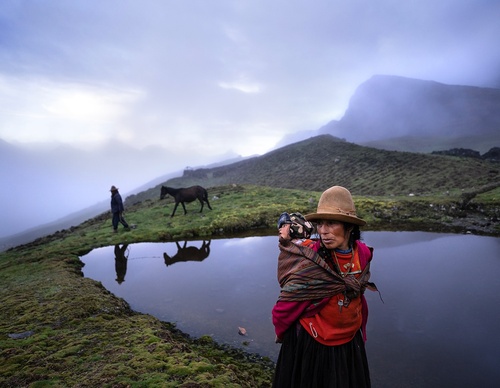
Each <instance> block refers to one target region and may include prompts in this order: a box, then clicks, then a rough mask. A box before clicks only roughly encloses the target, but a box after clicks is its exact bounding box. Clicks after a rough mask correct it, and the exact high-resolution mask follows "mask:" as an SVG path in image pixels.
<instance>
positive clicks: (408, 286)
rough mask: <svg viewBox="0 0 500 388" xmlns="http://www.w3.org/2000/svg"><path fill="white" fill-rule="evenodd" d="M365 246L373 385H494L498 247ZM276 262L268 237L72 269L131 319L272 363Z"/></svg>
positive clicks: (113, 255)
mask: <svg viewBox="0 0 500 388" xmlns="http://www.w3.org/2000/svg"><path fill="white" fill-rule="evenodd" d="M363 240H364V242H365V243H367V244H368V245H371V246H373V247H374V248H375V251H374V259H373V262H372V267H371V272H372V277H371V280H372V281H373V282H375V284H376V285H377V287H378V289H379V290H380V292H381V297H380V296H379V294H378V293H374V292H370V291H367V292H366V297H367V300H368V303H369V308H370V315H369V319H368V330H367V334H368V341H367V344H366V346H367V352H368V359H369V363H370V370H371V375H372V383H373V386H374V387H385V388H386V387H444V386H453V387H494V386H495V387H496V386H498V385H497V384H498V382H499V381H500V331H499V322H500V277H499V274H500V239H499V238H494V237H484V236H474V235H454V234H438V233H424V232H364V233H363ZM277 256H278V242H277V237H276V236H267V237H246V238H235V239H220V240H219V239H218V240H211V241H207V240H205V241H187V242H184V241H183V242H178V243H172V242H171V243H137V244H130V245H117V246H111V247H105V248H99V249H95V250H93V251H91V252H90V253H89V254H88V255H85V256H83V257H81V260H82V261H83V262H84V263H85V266H84V268H83V272H84V274H85V276H86V277H89V278H92V279H95V280H98V281H100V282H102V284H103V285H104V286H105V287H106V288H107V289H108V290H109V291H111V292H112V293H114V294H115V295H117V296H119V297H121V298H123V299H125V300H126V301H127V302H128V303H129V304H130V306H131V307H132V309H134V310H136V311H139V312H142V313H147V314H151V315H154V316H155V317H157V318H159V319H160V320H163V321H167V322H172V323H175V324H176V326H177V328H179V329H180V330H182V331H183V332H185V333H188V334H190V335H191V336H193V337H200V336H202V335H210V336H211V337H212V338H213V339H214V340H215V341H217V342H219V343H223V344H227V345H231V346H234V347H238V348H241V349H244V350H246V351H248V352H251V353H258V354H260V355H262V356H267V357H269V358H270V359H272V360H273V361H275V360H276V359H277V356H278V353H279V347H280V345H278V344H275V343H274V329H273V325H272V322H271V309H272V307H273V305H274V303H275V301H276V298H277V296H278V294H279V285H278V283H277V279H276V266H277ZM382 299H383V300H382ZM240 328H244V329H245V331H246V335H244V336H242V335H241V334H240V333H239V331H240Z"/></svg>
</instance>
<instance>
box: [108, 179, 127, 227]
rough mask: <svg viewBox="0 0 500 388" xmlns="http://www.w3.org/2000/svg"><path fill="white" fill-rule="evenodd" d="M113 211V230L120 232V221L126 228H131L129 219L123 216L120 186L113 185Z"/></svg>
mask: <svg viewBox="0 0 500 388" xmlns="http://www.w3.org/2000/svg"><path fill="white" fill-rule="evenodd" d="M109 191H111V213H112V214H113V231H114V232H115V233H116V232H118V223H121V224H122V225H123V226H124V227H125V228H126V229H129V226H128V224H127V221H125V218H123V210H124V208H123V201H122V196H121V195H120V193H119V192H118V188H116V187H115V186H111V189H110V190H109Z"/></svg>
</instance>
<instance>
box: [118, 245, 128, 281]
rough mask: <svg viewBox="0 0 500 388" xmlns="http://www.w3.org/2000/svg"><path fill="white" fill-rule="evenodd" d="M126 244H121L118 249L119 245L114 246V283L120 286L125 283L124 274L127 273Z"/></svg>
mask: <svg viewBox="0 0 500 388" xmlns="http://www.w3.org/2000/svg"><path fill="white" fill-rule="evenodd" d="M127 248H128V244H123V246H122V247H121V248H120V245H119V244H116V245H115V270H116V281H117V282H118V284H121V283H122V282H124V281H125V274H126V273H127V256H126V255H125V253H126V252H127Z"/></svg>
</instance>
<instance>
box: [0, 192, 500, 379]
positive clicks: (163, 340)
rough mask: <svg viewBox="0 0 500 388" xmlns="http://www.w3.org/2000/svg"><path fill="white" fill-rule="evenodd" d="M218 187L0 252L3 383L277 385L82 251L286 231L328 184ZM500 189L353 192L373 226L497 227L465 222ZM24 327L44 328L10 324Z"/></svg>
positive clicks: (489, 206) (494, 210) (247, 358)
mask: <svg viewBox="0 0 500 388" xmlns="http://www.w3.org/2000/svg"><path fill="white" fill-rule="evenodd" d="M209 194H210V201H211V204H212V207H213V210H209V209H207V208H205V209H204V211H203V213H199V206H200V205H199V203H191V204H188V205H187V210H188V213H187V215H183V212H182V210H179V209H178V213H177V215H176V216H175V217H173V218H172V217H170V214H171V212H172V209H173V202H172V200H171V199H165V200H162V201H160V200H158V199H149V200H144V201H142V202H138V203H136V204H134V205H128V206H127V207H126V213H125V216H126V218H127V220H128V222H129V223H130V224H135V225H137V228H136V229H132V230H131V231H125V230H124V229H123V228H120V229H119V233H112V228H111V217H110V214H109V213H104V214H102V215H100V216H98V217H95V218H93V219H91V220H88V221H86V222H84V223H82V224H81V225H79V226H77V227H72V228H70V229H68V230H63V231H59V232H57V233H55V234H53V235H50V236H47V237H44V238H40V239H38V240H36V241H34V242H32V243H29V244H26V245H23V246H19V247H16V248H13V249H10V250H8V251H6V252H2V253H0V298H1V300H2V303H1V304H0V364H1V366H2V368H1V372H0V386H2V387H67V386H80V387H95V386H100V387H101V386H102V387H129V386H130V387H145V386H159V387H179V386H185V387H188V386H189V387H267V386H269V385H270V383H271V379H272V374H273V365H272V363H271V362H270V360H268V359H261V358H259V357H257V356H251V355H247V354H244V353H243V352H241V351H238V350H235V349H230V348H227V347H223V346H219V345H217V344H216V343H214V342H213V341H212V340H211V338H210V337H207V336H204V337H201V338H200V339H197V340H193V339H191V338H188V337H187V336H186V335H185V334H183V333H181V332H179V331H178V330H177V329H176V328H175V327H174V326H173V325H172V324H169V323H167V322H161V321H159V320H158V319H156V318H154V317H151V316H149V315H144V314H139V313H136V312H134V311H132V310H131V309H130V308H129V306H128V304H127V303H126V302H125V301H124V300H122V299H120V298H117V297H115V296H114V295H112V294H111V293H109V292H108V291H107V290H106V289H104V288H103V286H102V285H101V284H100V283H99V282H96V281H93V280H91V279H88V278H84V277H83V274H82V271H81V269H82V265H83V264H82V262H81V261H80V260H79V256H81V255H84V254H86V253H87V252H89V251H90V250H92V249H95V248H98V247H102V246H108V245H114V244H123V243H134V242H145V241H148V242H158V241H173V240H176V239H177V240H184V239H199V238H227V237H231V236H242V235H265V234H276V220H277V218H278V216H279V214H280V213H281V212H283V211H285V210H286V211H299V212H301V213H303V214H307V213H309V212H313V211H315V209H316V205H317V200H318V199H319V197H320V194H321V192H320V191H303V190H297V189H278V188H271V187H260V186H251V185H236V184H234V185H233V184H231V185H223V186H216V187H212V188H210V190H209ZM498 194H499V192H498V190H496V191H495V192H489V193H485V194H481V195H480V196H479V197H478V198H477V199H475V200H474V201H473V203H472V205H473V206H472V208H471V210H470V211H468V212H467V213H465V212H463V211H460V210H457V208H456V203H457V201H458V200H459V192H457V193H456V195H455V194H453V195H451V194H450V195H442V194H434V195H432V196H427V197H423V196H420V197H408V196H391V195H386V196H383V197H382V196H369V197H368V196H364V197H360V196H355V202H356V205H357V208H358V212H359V214H360V216H361V217H363V218H365V219H366V220H367V221H368V228H369V229H370V230H380V229H383V230H435V231H457V232H465V231H466V230H473V231H474V232H477V233H482V232H484V230H486V234H491V235H496V236H499V235H500V231H499V230H498V229H495V227H490V228H489V229H481V228H479V226H478V225H474V224H473V223H470V222H469V223H467V222H466V223H465V226H464V225H461V226H457V225H456V224H455V222H457V220H458V221H462V223H463V219H465V220H466V221H467V220H471V219H472V218H471V217H476V218H477V219H485V218H489V219H492V218H493V217H497V216H498V214H499V206H498V199H497V198H498ZM214 198H217V199H214ZM476 218H474V219H476ZM474 228H476V229H474ZM26 331H32V332H33V333H34V334H33V335H32V336H29V337H27V338H25V339H12V338H10V337H9V336H8V335H9V334H15V333H23V332H26ZM270 335H273V334H272V333H270Z"/></svg>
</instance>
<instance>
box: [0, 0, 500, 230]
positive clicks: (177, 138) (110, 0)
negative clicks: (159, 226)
mask: <svg viewBox="0 0 500 388" xmlns="http://www.w3.org/2000/svg"><path fill="white" fill-rule="evenodd" d="M499 20H500V1H498V0H439V1H436V0H404V1H402V0H313V1H311V0H212V1H207V0H176V1H174V0H133V1H132V0H105V1H102V0H71V1H69V0H2V1H1V6H0V140H2V141H5V142H8V143H10V144H13V145H16V146H19V145H27V144H30V145H32V144H45V143H51V144H53V143H56V144H64V145H68V146H72V147H78V148H79V149H81V150H82V152H89V150H92V149H94V148H95V147H96V146H101V152H102V147H103V145H107V146H108V147H109V144H110V143H111V144H113V142H117V141H119V142H120V145H119V146H116V149H115V156H113V163H105V162H102V163H101V162H100V161H98V160H97V159H96V158H93V159H94V160H93V165H94V167H95V166H97V167H95V168H94V169H93V170H92V171H91V165H92V164H91V163H89V162H87V161H85V160H84V159H78V160H76V157H74V158H73V159H75V160H73V164H71V165H70V164H66V163H65V162H64V161H62V160H58V159H56V160H55V161H54V160H52V161H50V163H51V164H47V165H43V164H41V163H39V162H38V161H34V162H33V163H32V165H28V164H26V166H27V167H25V168H24V170H23V171H21V172H15V171H14V169H15V167H16V166H15V165H7V163H3V164H4V165H3V166H2V165H0V180H1V181H2V182H0V184H2V186H3V189H1V190H0V205H2V206H3V208H2V209H0V210H1V213H2V214H3V226H2V230H0V235H7V234H9V233H13V232H18V231H20V230H23V228H25V227H26V226H30V225H31V226H33V225H32V224H33V223H38V222H46V221H50V220H52V219H56V218H58V217H61V216H64V215H65V214H67V212H68V211H77V210H79V209H81V208H82V207H84V206H89V205H92V204H94V203H95V202H96V201H98V200H101V199H103V197H104V198H106V197H107V191H108V187H109V186H110V185H111V184H116V185H119V186H120V187H123V188H124V190H126V189H130V188H132V187H138V186H139V185H140V184H143V183H145V181H147V179H152V178H155V177H158V176H160V175H161V174H166V173H169V172H172V171H178V170H179V169H181V170H182V168H184V167H186V166H199V165H202V164H207V163H212V162H214V161H217V160H219V161H220V160H223V159H224V157H225V158H227V157H230V156H234V155H241V156H248V155H255V154H263V153H266V152H268V151H269V150H271V149H273V148H274V147H275V145H276V144H278V143H280V141H281V140H282V138H283V137H284V136H288V135H291V134H294V133H297V132H299V131H308V130H317V129H319V128H320V127H321V126H323V125H325V124H326V123H328V122H329V121H331V120H335V119H340V118H341V117H342V116H343V114H344V112H345V110H346V108H347V105H348V102H349V98H350V97H351V96H352V94H353V93H354V91H355V89H356V88H357V86H359V85H360V84H361V83H362V82H364V81H366V80H367V79H368V78H370V77H371V76H372V75H374V74H388V75H399V76H406V77H411V78H417V79H424V80H433V81H438V82H442V83H447V84H461V85H474V86H487V87H496V88H498V87H500V49H499V45H498V37H499V36H500V23H499ZM0 145H1V144H0ZM126 146H130V147H135V148H136V149H137V150H138V153H137V154H134V155H137V158H136V161H135V162H134V161H131V160H130V159H131V158H132V156H131V155H133V152H130V149H129V150H128V151H126V155H127V158H126V159H124V158H123V157H120V155H122V156H123V154H124V152H121V150H122V149H126V148H123V147H126ZM151 146H154V147H155V148H154V152H156V153H157V154H158V153H159V154H160V155H161V156H163V155H165V157H168V158H169V162H168V163H154V162H150V161H148V160H145V158H144V152H145V150H149V149H150V148H151ZM107 149H109V148H106V150H107ZM188 151H189V152H188ZM141 152H142V154H141ZM69 154H71V153H70V152H69ZM150 154H151V152H149V151H148V155H150ZM73 155H74V153H73ZM1 156H2V155H0V157H1ZM54 158H55V156H54ZM80 160H84V161H83V162H80ZM139 161H140V162H139ZM47 163H48V162H47ZM127 163H131V164H127ZM140 163H143V165H141V164H140ZM148 163H149V164H148ZM11 164H12V163H11ZM77 164H78V165H79V166H81V167H80V169H79V170H78V167H75V166H76V165H77ZM144 165H145V166H146V167H144ZM101 166H108V167H110V168H114V170H113V171H112V172H109V171H105V170H104V169H103V168H101ZM61 167H65V168H66V171H63V172H61V171H57V172H56V171H55V170H56V169H57V168H59V169H60V168H61ZM153 167H155V168H156V169H154V168H153ZM36 168H38V171H36ZM134 169H135V170H134ZM77 170H78V171H77ZM133 170H134V171H133ZM95 171H98V173H96V172H95ZM118 172H120V173H121V174H122V175H119V173H118ZM43 173H45V174H47V175H43ZM148 173H149V175H148ZM35 178H37V179H38V180H37V181H36V182H37V183H38V185H37V190H38V193H37V194H38V197H37V201H34V200H33V197H32V194H31V191H32V189H33V185H34V182H35V181H34V179H35ZM49 179H50V180H49ZM72 179H73V180H75V179H78V180H77V181H72ZM7 187H8V188H9V189H8V190H7ZM43 189H45V190H47V192H46V193H45V192H41V190H43ZM85 190H86V191H85ZM68 198H71V200H70V201H69V200H68ZM40 199H43V206H40V202H39V201H40ZM19 201H22V202H23V203H22V205H20V204H19ZM49 201H52V203H49ZM13 204H14V205H16V206H13ZM63 204H71V205H72V207H71V208H70V207H64V206H63ZM68 206H69V205H68ZM22 211H24V214H22V215H21V214H20V212H22ZM42 213H46V214H44V215H43V217H42ZM36 216H39V217H40V218H39V219H38V218H37V219H35V218H36ZM22 220H24V221H23V222H24V223H23V224H21V221H22Z"/></svg>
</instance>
